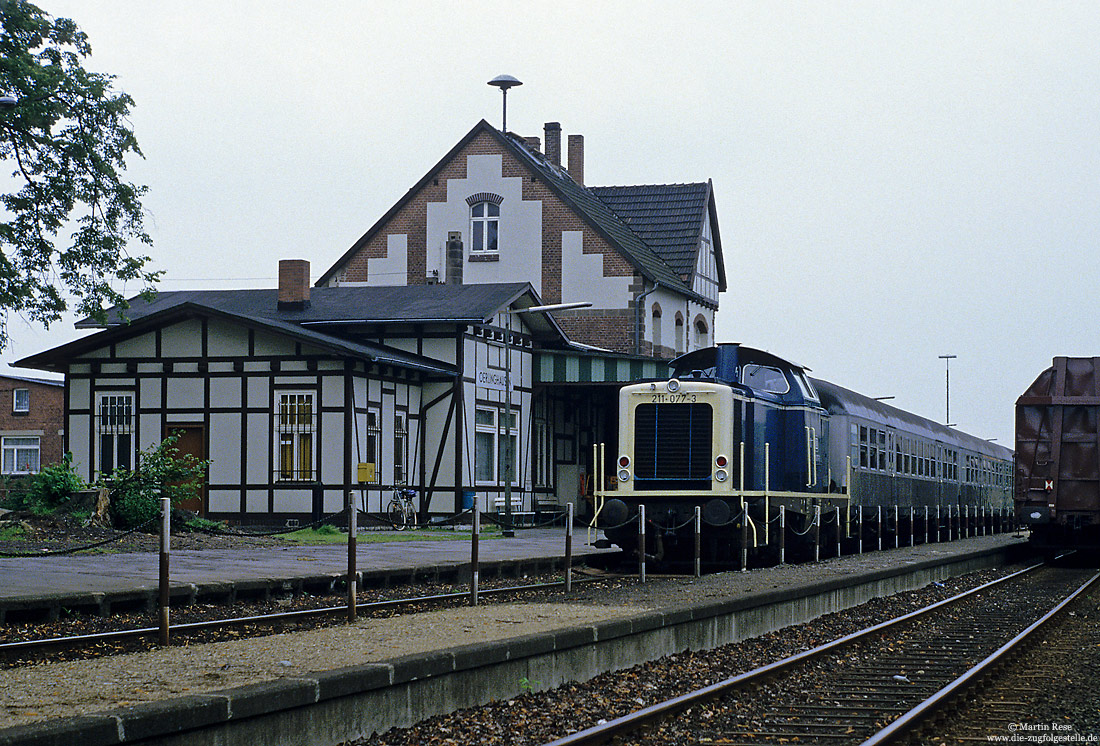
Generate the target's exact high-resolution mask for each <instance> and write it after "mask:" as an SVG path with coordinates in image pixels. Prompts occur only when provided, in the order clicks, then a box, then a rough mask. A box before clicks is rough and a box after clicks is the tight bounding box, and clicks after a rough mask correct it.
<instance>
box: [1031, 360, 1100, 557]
mask: <svg viewBox="0 0 1100 746" xmlns="http://www.w3.org/2000/svg"><path fill="white" fill-rule="evenodd" d="M1098 413H1100V357H1085V358H1080V357H1056V358H1054V364H1053V365H1052V366H1051V367H1050V368H1047V369H1046V370H1045V371H1043V372H1042V373H1041V374H1040V375H1039V377H1038V378H1036V379H1035V382H1034V383H1033V384H1031V386H1030V387H1028V389H1027V391H1025V392H1024V393H1023V395H1022V396H1021V397H1020V398H1019V399H1017V400H1016V488H1015V501H1016V516H1017V519H1018V520H1019V522H1020V523H1022V524H1023V525H1025V526H1028V527H1030V528H1031V540H1032V543H1033V544H1035V545H1037V546H1040V547H1043V548H1048V549H1056V548H1071V547H1076V548H1094V547H1098V546H1100V429H1098V428H1097V419H1098V418H1097V415H1098Z"/></svg>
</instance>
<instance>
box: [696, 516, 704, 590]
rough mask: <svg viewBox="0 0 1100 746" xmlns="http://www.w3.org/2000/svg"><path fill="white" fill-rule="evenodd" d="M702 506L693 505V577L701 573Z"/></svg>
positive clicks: (699, 575)
mask: <svg viewBox="0 0 1100 746" xmlns="http://www.w3.org/2000/svg"><path fill="white" fill-rule="evenodd" d="M702 571H703V508H702V506H699V505H696V506H695V577H697V578H698V577H701V576H702V574H703V572H702Z"/></svg>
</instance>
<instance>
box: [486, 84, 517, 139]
mask: <svg viewBox="0 0 1100 746" xmlns="http://www.w3.org/2000/svg"><path fill="white" fill-rule="evenodd" d="M489 85H492V86H496V87H497V88H499V89H500V92H501V94H502V95H503V98H504V114H503V116H502V117H501V119H502V120H503V121H502V122H501V125H500V131H501V132H503V133H504V134H506V135H507V134H508V89H509V88H515V87H516V86H517V85H523V83H521V82H520V81H519V80H517V79H515V78H513V77H512V76H511V75H498V76H496V77H495V78H493V79H492V80H490V81H489Z"/></svg>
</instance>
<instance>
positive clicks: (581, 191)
mask: <svg viewBox="0 0 1100 746" xmlns="http://www.w3.org/2000/svg"><path fill="white" fill-rule="evenodd" d="M502 141H503V142H506V143H507V144H508V145H509V146H510V147H511V149H512V151H513V152H514V153H515V154H516V155H517V156H518V157H519V158H520V160H521V161H524V162H526V163H527V164H528V165H530V166H532V167H534V168H535V169H537V170H538V171H539V172H541V174H542V175H543V176H544V178H545V179H546V181H547V182H548V183H549V184H550V186H551V187H553V188H554V190H555V191H556V192H557V193H558V196H560V197H562V199H563V200H564V201H565V202H566V203H568V204H571V205H572V207H573V208H574V209H576V210H577V212H578V213H580V214H581V215H582V216H584V217H587V218H588V220H589V221H590V222H591V223H592V224H593V225H594V226H595V227H596V229H597V230H599V231H600V232H602V233H603V234H604V235H605V236H606V237H608V238H609V239H610V240H611V242H612V243H614V244H616V245H617V246H618V247H619V248H620V249H621V250H622V251H623V252H624V253H625V254H626V257H627V259H630V260H632V261H633V263H634V265H635V266H636V267H638V269H639V270H641V272H642V274H644V275H646V276H648V277H649V278H650V279H651V280H654V281H655V282H657V283H659V284H662V285H665V286H666V287H670V288H674V289H676V290H678V291H680V292H686V293H691V290H690V288H689V287H688V286H687V285H685V283H684V280H683V279H682V278H681V277H680V276H679V274H677V273H676V272H675V271H674V270H673V269H672V267H671V266H669V264H668V263H667V262H665V260H664V259H662V258H661V257H660V256H659V255H658V254H657V253H656V252H655V251H654V250H653V248H652V247H651V246H650V245H649V244H647V243H646V241H645V240H643V238H642V237H641V236H639V235H638V233H637V232H636V231H634V230H632V227H631V226H630V225H628V224H627V223H625V222H624V221H623V220H622V218H621V217H620V216H619V215H618V214H616V211H615V210H613V209H612V208H611V207H610V206H609V205H608V203H607V202H605V201H604V200H602V199H600V197H599V196H597V194H596V191H595V190H594V189H592V188H586V187H584V186H581V185H580V184H578V183H577V182H575V181H573V178H572V177H571V176H569V174H568V172H566V171H565V170H564V169H560V168H555V167H554V166H553V165H551V163H550V162H549V161H548V160H547V159H546V158H545V157H544V156H543V155H542V154H541V153H534V152H532V151H530V150H528V149H527V147H526V146H524V145H523V144H521V143H519V142H517V141H515V140H514V139H513V138H511V137H502ZM691 294H692V295H694V293H691Z"/></svg>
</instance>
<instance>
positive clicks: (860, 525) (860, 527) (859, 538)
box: [856, 505, 863, 554]
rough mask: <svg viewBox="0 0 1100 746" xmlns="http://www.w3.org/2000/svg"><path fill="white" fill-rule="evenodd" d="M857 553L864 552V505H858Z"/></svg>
mask: <svg viewBox="0 0 1100 746" xmlns="http://www.w3.org/2000/svg"><path fill="white" fill-rule="evenodd" d="M856 536H857V538H856V542H857V544H856V554H863V506H862V505H857V506H856Z"/></svg>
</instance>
